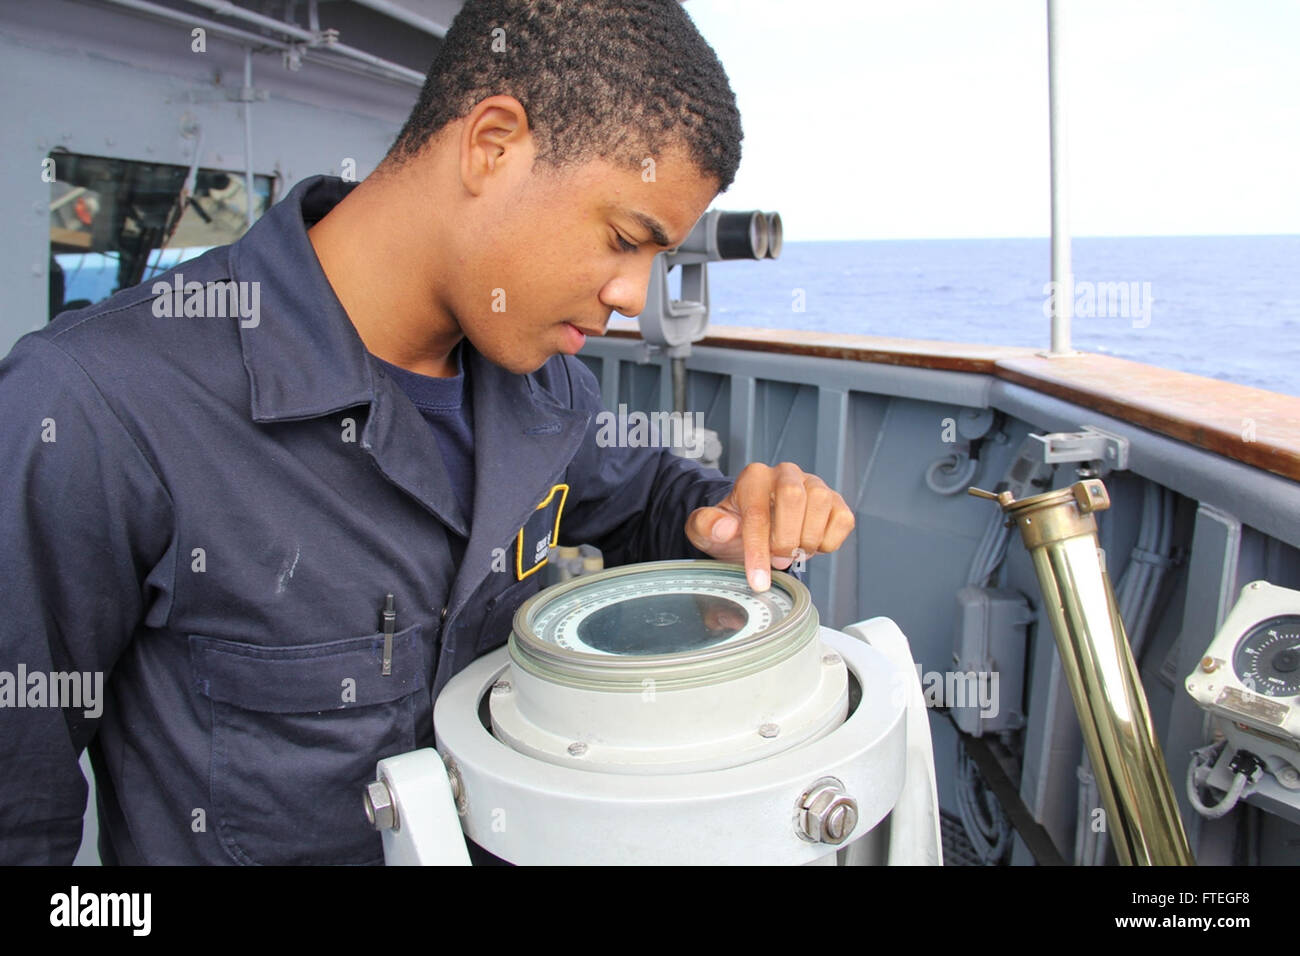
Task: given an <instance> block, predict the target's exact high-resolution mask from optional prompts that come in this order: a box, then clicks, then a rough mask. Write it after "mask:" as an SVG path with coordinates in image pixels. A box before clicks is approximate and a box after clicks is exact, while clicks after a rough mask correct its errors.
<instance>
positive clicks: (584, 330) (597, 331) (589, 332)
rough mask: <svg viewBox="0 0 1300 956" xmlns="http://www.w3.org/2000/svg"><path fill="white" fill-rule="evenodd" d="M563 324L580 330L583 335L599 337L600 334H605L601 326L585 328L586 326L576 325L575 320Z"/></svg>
mask: <svg viewBox="0 0 1300 956" xmlns="http://www.w3.org/2000/svg"><path fill="white" fill-rule="evenodd" d="M564 324H565V325H568V326H572V327H573V328H575V329H577V330H578V331H579V332H581V333H582V334H583V335H594V336H596V337H597V338H599V337H600V336H602V335H604V334H605V330H604V329H603V328H594V329H592V328H587V327H586V326H583V325H578V324H577V323H576V322H565V323H564Z"/></svg>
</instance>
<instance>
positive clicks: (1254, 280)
mask: <svg viewBox="0 0 1300 956" xmlns="http://www.w3.org/2000/svg"><path fill="white" fill-rule="evenodd" d="M1072 246H1073V250H1072V251H1073V256H1072V258H1073V265H1074V277H1075V281H1076V284H1077V285H1076V289H1075V295H1074V296H1073V297H1072V298H1073V299H1074V301H1075V304H1076V306H1078V307H1080V312H1081V313H1086V312H1091V313H1092V314H1091V315H1085V314H1080V315H1077V316H1076V317H1075V319H1074V323H1073V334H1072V343H1073V346H1074V347H1075V348H1076V349H1081V350H1085V351H1090V352H1102V353H1105V354H1108V355H1116V356H1119V357H1121V358H1126V359H1132V360H1134V361H1137V362H1145V363H1147V364H1149V365H1158V366H1161V367H1163V368H1170V369H1177V370H1180V371H1184V372H1192V373H1194V374H1197V375H1204V376H1207V377H1209V378H1217V379H1223V380H1226V381H1230V382H1237V383H1240V384H1242V385H1253V386H1255V387H1257V388H1263V389H1268V390H1270V391H1274V392H1282V393H1284V394H1287V395H1297V396H1300V236H1204V237H1202V236H1175V237H1141V238H1109V239H1108V238H1079V239H1075V240H1074V241H1073V243H1072ZM1050 276H1051V262H1050V247H1049V243H1048V241H1047V240H1046V239H918V240H878V241H864V242H787V243H786V244H785V247H784V249H783V250H782V253H781V258H780V259H776V260H763V261H759V262H753V261H734V262H720V263H713V264H711V265H710V266H709V288H710V298H711V305H712V308H711V311H710V321H711V322H712V323H714V324H717V325H753V326H760V327H764V328H788V329H810V330H817V331H828V332H855V333H859V334H864V335H886V336H902V337H906V338H916V339H941V340H947V341H955V342H975V343H980V344H991V345H1023V346H1030V347H1034V348H1042V349H1046V348H1047V347H1048V345H1049V344H1050V341H1051V339H1050V334H1051V322H1050V320H1049V319H1048V318H1047V316H1046V315H1045V313H1044V309H1045V303H1046V302H1047V295H1046V294H1045V288H1044V287H1045V286H1046V285H1047V283H1048V280H1049V278H1050ZM1120 284H1122V286H1123V288H1122V289H1121V288H1120ZM1089 289H1091V291H1092V295H1091V296H1089V294H1088V290H1089ZM797 290H802V292H803V306H804V309H803V311H797V308H796V306H797V305H798V304H799V303H798V298H799V296H798V291H797Z"/></svg>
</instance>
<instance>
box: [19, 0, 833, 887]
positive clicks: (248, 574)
mask: <svg viewBox="0 0 1300 956" xmlns="http://www.w3.org/2000/svg"><path fill="white" fill-rule="evenodd" d="M498 31H500V32H498ZM501 41H504V43H502V42H501ZM739 143H740V125H739V117H738V115H737V113H736V108H735V103H734V98H733V96H732V94H731V91H730V89H729V86H728V84H727V80H726V76H725V74H724V73H723V71H722V68H721V66H720V64H719V63H718V62H717V59H716V57H715V56H714V54H713V51H712V50H711V49H710V47H709V46H708V44H707V43H705V42H704V40H703V39H702V38H701V37H700V36H699V35H698V33H697V32H696V31H695V29H694V27H693V25H692V24H691V23H690V20H689V18H687V17H686V16H685V14H684V13H683V12H682V11H681V9H680V7H679V5H678V4H677V3H676V2H674V0H644V2H639V3H628V2H625V0H618V2H584V3H581V4H571V3H560V2H556V0H528V2H504V0H488V2H483V3H477V2H473V0H471V2H470V3H468V4H467V5H466V6H465V8H464V9H463V10H462V12H461V14H460V15H459V16H458V17H457V19H456V21H455V23H454V24H453V25H452V28H451V30H450V31H449V32H448V35H447V37H446V40H445V43H444V46H443V48H442V50H441V52H440V53H439V56H438V59H437V60H436V61H435V62H434V64H433V66H432V68H431V70H430V74H429V77H428V80H427V82H426V85H425V88H424V90H423V92H422V93H421V96H420V100H419V103H418V104H417V106H416V108H415V110H414V112H413V113H412V115H411V118H410V120H409V121H408V123H407V124H406V126H405V128H404V129H403V130H402V132H401V135H400V136H399V138H398V141H397V143H396V145H395V146H394V148H393V150H392V152H391V153H390V155H389V156H388V158H387V159H386V160H385V161H384V163H383V164H382V165H381V167H380V168H379V169H378V170H377V171H376V172H375V173H374V175H372V176H371V177H370V178H369V179H367V180H366V181H365V182H363V183H361V184H360V185H355V186H353V185H350V184H345V183H342V182H340V181H338V180H332V179H326V178H323V177H318V178H315V179H311V180H307V181H305V182H303V183H300V184H299V185H298V186H297V187H295V188H294V189H293V191H292V192H290V194H289V195H288V196H287V197H285V199H284V200H283V201H282V202H280V203H279V204H277V205H276V206H275V207H274V208H273V209H272V210H270V211H269V212H268V213H267V214H266V215H265V216H264V217H263V218H262V219H261V220H260V221H259V222H258V223H257V224H256V225H255V226H253V228H252V229H251V230H250V231H249V232H248V234H247V235H246V236H245V237H244V238H243V239H241V240H240V241H239V242H237V243H235V244H234V245H232V246H229V247H224V248H221V249H216V250H213V251H212V252H209V253H208V254H206V255H204V256H202V257H200V258H199V259H197V260H194V261H191V262H187V263H184V264H183V265H182V266H180V267H178V269H177V270H175V271H176V272H178V273H181V274H183V280H184V283H185V284H186V286H187V287H189V286H190V284H192V283H198V285H197V286H193V288H197V289H203V290H207V289H212V288H238V289H256V290H257V295H256V297H254V298H253V301H256V302H257V303H258V308H257V315H256V316H255V321H254V320H253V319H251V318H243V319H239V318H236V319H217V318H181V317H172V316H171V315H170V314H167V315H162V314H160V313H161V312H166V311H167V310H160V309H158V308H157V307H156V305H157V302H158V298H159V295H160V294H161V295H170V294H171V292H170V291H169V290H168V291H159V292H158V293H155V291H154V290H155V289H160V290H161V287H163V286H166V287H169V289H170V287H172V285H173V276H172V275H171V274H168V275H164V276H162V277H160V279H159V280H158V281H157V282H156V283H149V284H147V285H145V286H138V287H136V288H134V289H128V290H125V291H123V292H121V293H119V294H118V295H116V296H114V297H113V298H112V299H110V300H108V301H107V302H105V303H102V304H101V305H98V306H94V307H91V308H89V309H84V310H81V311H78V312H73V313H67V314H64V315H63V316H61V317H60V318H59V319H58V320H56V321H55V322H54V323H52V324H51V325H50V326H49V327H48V328H47V329H44V330H42V331H40V332H38V333H34V334H32V335H29V336H27V337H26V338H24V339H23V340H22V341H20V342H19V343H18V344H17V345H16V346H15V347H14V350H13V352H12V353H11V354H10V356H9V357H8V358H7V359H5V361H4V363H3V364H0V406H2V407H3V409H4V413H5V420H6V424H5V429H4V431H3V434H0V462H2V463H3V468H4V475H3V482H4V485H5V487H6V494H5V496H4V498H3V502H2V503H0V535H2V536H3V540H4V541H5V543H6V547H5V549H4V552H3V554H0V604H2V605H3V606H4V608H5V609H6V612H7V614H6V618H5V620H4V622H3V624H0V670H8V671H10V672H11V673H16V672H17V671H18V669H19V668H20V667H21V668H22V669H23V670H25V672H26V673H27V674H42V675H50V677H49V680H50V681H51V682H53V681H55V680H57V679H59V678H56V677H55V675H68V674H72V675H82V676H84V678H85V683H84V687H85V688H86V693H85V695H84V697H85V698H86V699H83V700H82V701H81V703H82V704H83V705H84V706H81V707H80V708H76V707H64V708H63V709H57V708H55V707H51V706H42V705H41V703H35V704H32V697H31V694H30V693H28V697H27V700H26V701H25V703H27V704H32V705H31V706H23V707H14V706H12V702H10V703H11V706H0V767H2V768H3V774H0V860H3V861H6V862H16V861H30V862H68V861H70V860H71V859H72V857H73V855H74V854H75V852H76V849H77V846H78V843H79V841H80V837H81V817H82V813H83V810H84V806H85V799H86V790H85V784H84V781H83V780H82V777H81V773H80V770H79V768H78V766H77V758H78V754H79V753H80V751H81V750H82V748H83V747H86V746H87V745H89V747H90V752H91V759H92V763H93V764H94V767H95V772H96V778H97V780H98V783H99V798H100V800H99V810H100V813H99V819H100V828H101V841H100V848H101V854H102V856H103V857H104V859H105V861H106V862H121V863H199V862H205V863H374V862H378V861H379V860H380V859H381V851H380V840H379V837H378V835H377V834H375V833H374V831H372V830H370V829H369V828H368V826H367V825H366V821H365V819H364V815H363V814H362V813H361V809H360V808H361V801H360V797H361V792H362V787H363V785H364V783H365V782H366V781H367V780H369V779H371V778H372V776H373V770H374V765H375V762H376V761H377V760H378V759H379V758H381V757H384V756H388V755H391V754H396V753H402V752H405V751H408V750H412V749H415V748H417V747H428V746H432V745H433V726H432V717H431V715H432V704H433V700H434V697H435V696H436V694H437V692H438V691H439V690H440V689H441V688H442V686H443V685H445V684H446V682H447V681H448V680H449V679H450V678H451V677H452V676H453V675H454V674H455V673H456V672H457V671H459V670H460V669H461V668H463V667H464V666H465V665H466V664H468V663H469V662H470V661H471V660H473V659H474V658H475V657H477V656H478V655H480V654H482V653H484V652H486V651H488V650H490V649H492V648H495V647H498V646H500V645H501V644H502V643H503V642H504V641H505V639H506V637H507V635H508V633H509V630H510V621H511V617H512V615H513V613H514V611H515V609H516V608H517V607H518V606H519V604H520V603H522V601H523V600H524V599H525V598H527V597H528V596H530V595H531V594H533V593H535V591H536V590H537V589H538V587H539V584H540V575H537V574H531V573H530V572H531V571H533V570H534V569H535V568H536V566H537V564H538V562H539V560H540V558H541V556H542V555H543V554H544V547H543V548H541V549H540V550H539V547H535V545H538V546H540V545H541V544H542V539H544V538H545V537H546V536H547V534H548V531H549V529H550V528H551V527H552V526H553V522H554V521H555V520H558V521H559V526H560V532H559V534H560V537H561V538H562V539H563V540H565V541H568V542H573V543H578V542H583V541H585V542H590V543H592V544H595V545H597V546H599V547H601V548H602V549H603V550H604V551H605V554H606V559H607V561H608V562H609V563H610V564H621V563H626V562H629V561H638V560H652V559H661V558H672V557H700V556H703V555H706V554H707V555H711V556H713V557H717V558H725V559H728V560H743V561H744V562H745V564H746V567H747V569H748V571H749V577H750V582H751V585H752V586H753V587H755V588H756V589H764V588H766V587H768V586H769V583H770V575H769V572H768V568H769V567H771V566H776V567H785V566H788V565H789V563H790V560H791V555H792V554H793V551H794V549H795V548H796V547H800V548H802V549H803V550H804V551H806V552H808V553H815V552H817V551H819V550H820V551H829V550H833V549H834V548H836V547H838V546H839V545H840V544H841V543H842V542H843V541H844V539H845V537H846V536H847V535H848V533H849V532H850V531H851V529H852V525H853V519H852V516H851V513H850V512H849V510H848V508H847V507H846V506H845V504H844V502H843V500H842V499H841V498H840V497H839V496H838V495H836V494H835V493H834V492H832V491H831V490H830V489H829V488H827V487H826V485H825V484H824V483H823V482H822V481H821V480H820V479H818V478H816V477H815V476H811V475H805V474H804V473H803V472H802V471H800V470H799V469H798V468H797V467H795V466H794V465H789V464H784V465H780V466H778V467H777V468H774V469H773V468H768V467H767V466H763V465H752V466H750V467H749V468H747V469H746V470H745V471H744V472H742V473H741V475H740V477H739V478H738V479H737V481H736V482H735V484H734V485H733V484H732V483H731V482H729V481H727V480H726V479H723V478H721V476H719V475H718V474H717V472H713V471H708V470H705V469H702V468H700V467H699V466H698V465H696V464H694V463H692V462H690V461H687V460H684V459H681V458H677V457H675V456H673V455H671V454H669V453H668V452H666V451H663V450H648V449H618V448H600V447H598V446H597V443H596V440H595V435H596V431H597V427H596V422H595V420H594V419H595V412H596V411H597V410H598V409H599V408H600V399H599V390H598V388H597V385H596V382H595V378H594V376H592V375H591V373H590V372H589V371H588V370H587V369H586V368H585V367H584V366H583V365H582V364H581V363H580V362H578V361H577V360H576V359H574V358H572V355H573V353H576V352H577V351H578V350H579V349H580V348H581V346H582V344H583V341H584V338H585V336H586V335H587V334H593V335H598V334H601V333H602V332H603V330H604V328H605V324H606V322H607V320H608V318H609V315H610V313H611V311H613V310H617V311H619V312H620V313H622V314H624V315H629V316H632V315H636V314H637V313H639V312H640V310H641V308H642V306H643V303H644V299H645V294H646V285H647V282H648V277H649V271H650V264H651V260H652V259H653V257H654V255H655V254H656V252H658V251H660V250H663V249H667V248H672V247H673V246H675V245H676V244H678V243H680V242H681V241H682V240H683V239H684V238H685V237H686V235H687V234H688V232H689V231H690V229H691V227H692V226H693V225H694V223H695V222H696V220H697V219H698V218H699V216H700V215H701V214H702V213H703V212H704V211H705V209H706V207H707V206H708V204H709V203H710V201H711V200H712V199H713V198H714V196H715V195H716V194H717V192H718V191H719V190H721V189H725V188H726V187H727V186H728V185H729V184H730V182H731V180H732V178H733V176H734V173H735V169H736V165H737V164H738V162H739ZM646 160H651V161H652V163H651V164H650V165H647V163H646V162H645V161H646ZM647 168H653V170H654V175H653V176H652V177H647V176H644V175H643V172H644V170H646V169H647ZM232 282H233V283H235V286H233V287H231V286H226V285H225V284H226V283H232ZM565 489H567V490H565ZM539 515H540V516H541V517H540V519H539ZM539 528H541V535H540V537H539V540H538V541H536V542H535V541H534V540H533V538H534V537H538V530H539ZM389 595H392V598H393V600H392V604H391V607H392V609H393V612H394V613H395V617H396V619H395V622H394V623H393V624H392V626H391V628H390V629H389V630H390V631H391V635H386V634H385V633H384V631H383V630H382V629H381V626H380V621H381V611H382V610H383V608H384V607H385V606H386V605H387V604H388V596H389ZM95 675H104V677H103V680H104V684H103V687H102V693H100V694H96V693H95V692H94V691H93V688H94V686H95V683H94V682H95V680H96V679H98V678H96V676H95ZM10 690H11V691H14V690H15V687H14V686H11V687H10ZM19 690H20V691H22V692H27V691H28V690H29V689H28V688H27V687H23V688H20V689H19ZM3 691H4V688H3V684H0V705H3V704H4V698H3ZM91 698H94V699H93V700H92V699H91Z"/></svg>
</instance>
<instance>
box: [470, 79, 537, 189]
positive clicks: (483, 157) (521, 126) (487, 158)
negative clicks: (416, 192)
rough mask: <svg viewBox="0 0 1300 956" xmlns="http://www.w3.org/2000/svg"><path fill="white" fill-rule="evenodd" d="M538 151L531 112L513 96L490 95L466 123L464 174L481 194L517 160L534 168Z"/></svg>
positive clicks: (475, 108) (472, 111) (474, 110)
mask: <svg viewBox="0 0 1300 956" xmlns="http://www.w3.org/2000/svg"><path fill="white" fill-rule="evenodd" d="M535 155H536V147H535V146H534V144H533V134H532V130H531V129H530V128H529V126H528V113H527V111H525V110H524V107H523V104H522V103H520V102H519V101H518V100H517V99H515V98H514V97H513V96H504V95H499V96H489V97H488V98H487V99H485V100H482V101H480V102H479V103H478V104H477V105H476V106H475V107H474V108H473V109H472V110H470V112H469V115H467V116H466V117H465V119H464V121H463V123H462V126H461V133H460V178H461V183H462V184H463V185H464V186H465V188H466V189H467V190H468V191H469V192H470V193H471V194H472V195H475V196H478V195H481V194H482V192H483V190H484V189H485V188H486V187H487V185H488V183H489V182H490V181H491V180H492V177H494V176H498V175H500V174H501V173H502V172H503V171H505V170H506V169H511V170H513V169H514V168H515V164H522V166H523V168H524V169H527V168H530V167H531V166H532V164H533V157H534V156H535Z"/></svg>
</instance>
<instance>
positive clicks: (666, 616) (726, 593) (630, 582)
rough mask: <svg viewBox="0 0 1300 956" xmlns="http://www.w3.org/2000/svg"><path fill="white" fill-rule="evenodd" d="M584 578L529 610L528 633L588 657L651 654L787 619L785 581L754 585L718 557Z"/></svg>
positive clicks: (724, 640)
mask: <svg viewBox="0 0 1300 956" xmlns="http://www.w3.org/2000/svg"><path fill="white" fill-rule="evenodd" d="M672 564H673V566H672V567H669V568H664V569H661V570H657V571H649V572H645V571H643V572H642V573H640V574H638V575H636V576H635V577H631V576H626V575H623V576H613V577H608V578H604V579H602V580H591V581H589V582H578V586H575V587H574V588H573V589H571V590H569V591H567V592H564V593H561V594H558V595H555V596H553V597H552V598H551V599H550V600H547V601H544V602H539V603H538V604H537V605H536V606H534V607H533V608H531V609H530V610H531V612H532V613H530V614H523V615H521V617H522V621H521V622H519V623H521V624H522V631H523V632H524V633H525V634H528V635H529V636H531V637H535V638H536V639H537V640H538V641H540V642H542V643H545V644H548V645H551V646H553V647H556V648H560V649H563V650H566V651H572V652H576V653H580V654H603V655H611V656H634V657H644V656H648V655H660V654H676V653H682V652H691V651H699V650H703V649H706V648H713V647H718V646H720V645H729V644H734V643H739V642H742V641H744V639H745V638H748V637H751V636H753V635H755V634H760V633H762V632H765V631H768V630H770V629H771V628H772V627H773V626H774V625H775V624H778V623H780V622H782V621H784V620H786V619H787V618H788V617H789V616H790V614H791V612H792V610H793V609H794V600H793V598H792V597H791V595H790V594H788V593H787V592H786V591H785V590H784V589H783V588H781V587H780V586H776V587H773V588H771V589H770V590H768V591H765V592H763V593H756V592H754V591H751V590H750V589H749V585H748V584H747V583H746V581H745V577H744V574H743V572H737V571H736V570H734V569H732V568H730V567H729V566H727V565H719V564H715V563H713V562H699V563H686V562H673V563H672Z"/></svg>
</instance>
